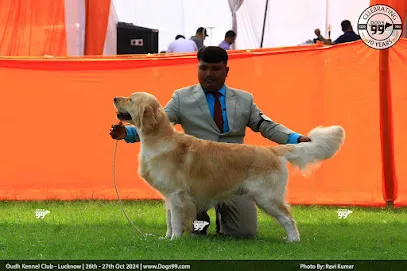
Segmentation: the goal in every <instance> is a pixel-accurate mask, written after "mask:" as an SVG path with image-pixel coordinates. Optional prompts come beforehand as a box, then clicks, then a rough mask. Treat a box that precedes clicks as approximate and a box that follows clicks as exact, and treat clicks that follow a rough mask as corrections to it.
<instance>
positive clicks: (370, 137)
mask: <svg viewBox="0 0 407 271" xmlns="http://www.w3.org/2000/svg"><path fill="white" fill-rule="evenodd" d="M395 48H397V50H402V49H403V45H402V44H401V45H400V46H399V45H396V46H395ZM378 55H379V53H378V51H375V50H371V49H370V48H368V47H367V46H365V45H364V44H363V43H361V42H356V43H354V44H348V45H338V46H335V47H332V48H315V47H312V48H307V49H304V47H298V48H297V50H295V49H293V50H292V51H284V50H281V51H277V52H274V51H270V52H267V51H265V52H261V53H238V54H234V53H231V57H230V58H231V60H230V67H231V72H230V76H229V78H228V81H227V84H228V85H229V86H232V87H237V88H242V89H246V90H248V91H250V92H252V93H253V94H254V96H255V99H256V102H257V104H258V106H259V107H260V108H261V109H262V110H263V111H265V112H266V113H267V114H268V115H269V116H270V117H272V118H273V119H275V120H277V121H279V122H281V123H283V124H285V125H286V126H288V127H290V128H292V129H294V130H296V131H298V132H300V133H307V132H308V131H309V130H310V129H311V128H313V127H314V126H317V125H331V124H340V125H342V126H344V128H345V129H346V132H347V140H346V143H345V146H344V148H343V149H342V151H341V152H340V153H339V154H338V155H337V156H336V157H335V158H333V159H332V160H330V161H327V162H325V163H323V165H322V167H321V168H320V169H318V170H317V171H316V172H315V173H314V175H313V176H312V177H310V178H305V177H302V176H300V175H298V174H296V175H293V176H292V177H291V179H290V181H289V187H288V195H287V198H288V201H289V202H290V203H293V204H356V205H383V203H384V202H383V197H382V184H381V182H382V180H381V179H382V172H381V153H380V133H379V129H380V127H379V95H378V85H379V84H378ZM154 59H156V60H154ZM345 60H346V61H345ZM395 61H397V59H396V60H395ZM146 65H148V66H146ZM196 65H197V61H196V59H195V58H193V57H188V56H185V57H175V58H173V59H171V58H166V59H160V58H154V57H153V58H150V60H147V61H146V60H144V59H129V58H112V59H105V58H101V59H93V58H85V59H82V60H80V59H77V58H72V59H70V58H67V59H54V60H44V59H40V60H35V59H31V60H12V59H9V58H3V59H0V81H1V82H4V83H3V85H4V86H5V87H6V89H7V90H8V91H5V92H4V94H3V99H2V101H3V105H2V106H1V107H0V118H1V121H2V124H3V127H7V129H6V131H7V132H3V133H1V134H0V142H2V147H1V148H2V155H1V156H0V165H1V168H0V179H1V180H5V181H3V182H2V183H0V199H17V200H22V199H31V200H40V199H62V200H67V199H89V198H94V199H115V198H116V195H115V191H114V186H113V177H112V161H113V148H114V141H113V140H112V139H111V138H110V137H109V135H108V130H109V128H110V125H111V124H112V123H115V122H116V121H117V120H116V119H115V110H114V108H113V105H112V98H113V97H114V96H116V95H128V94H130V93H132V92H134V91H149V92H151V93H153V94H155V95H156V96H157V97H158V98H159V100H160V102H161V103H162V104H163V105H165V104H166V103H167V101H168V100H169V99H170V97H171V94H172V92H173V91H174V90H175V89H177V88H180V87H183V86H186V85H191V84H195V83H196V82H197V79H196V73H197V70H196ZM22 78H24V80H21V79H22ZM246 143H248V144H261V145H272V144H274V143H272V142H270V141H268V140H266V139H264V138H262V137H261V135H260V134H255V133H253V132H251V131H250V130H248V133H247V137H246ZM138 151H139V144H137V143H136V144H126V143H125V142H120V143H119V146H118V156H117V182H118V187H119V190H120V193H121V197H122V198H124V199H153V198H160V195H159V194H158V193H157V192H156V191H154V190H152V189H151V188H150V187H149V186H148V185H147V184H145V183H144V182H143V181H141V180H140V178H139V176H138V174H137V154H138ZM399 159H400V158H399ZM399 194H400V193H399Z"/></svg>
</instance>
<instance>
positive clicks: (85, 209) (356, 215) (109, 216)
mask: <svg viewBox="0 0 407 271" xmlns="http://www.w3.org/2000/svg"><path fill="white" fill-rule="evenodd" d="M124 208H125V210H126V212H127V214H128V215H129V217H130V218H131V219H132V221H133V223H134V224H135V225H136V226H137V227H139V228H140V230H141V231H143V232H144V233H147V234H150V235H149V236H147V237H141V236H140V235H139V233H138V232H136V231H135V230H134V229H133V228H132V226H131V225H130V224H129V223H128V221H127V220H126V218H125V216H124V214H123V213H122V211H121V209H120V205H119V203H118V202H116V201H112V202H108V201H77V202H58V201H52V202H48V201H47V202H0V259H8V260H19V259H25V260H34V259H43V260H58V259H64V260H75V259H80V260H86V259H91V260H96V259H103V260H125V259H131V260H137V259H142V260H150V259H152V260H195V259H203V260H205V259H216V260H238V259H242V260H243V259H252V260H266V259H267V260H274V259H296V260H304V259H308V260H328V259H335V260H354V259H355V260H356V259H357V260H359V259H386V260H387V259H407V252H406V248H407V209H395V210H386V209H367V208H349V209H350V210H352V212H353V213H351V214H350V215H349V216H348V218H346V219H339V218H338V215H337V212H336V211H337V209H338V208H337V207H304V206H302V207H300V206H293V207H292V212H293V216H294V218H295V219H296V221H297V223H298V228H299V231H300V234H301V242H300V243H294V244H290V243H286V242H285V241H284V239H283V237H285V232H284V230H283V228H282V227H281V226H280V225H279V224H278V223H277V222H275V220H274V219H272V218H270V217H268V216H267V215H265V214H264V213H263V212H259V235H258V237H257V238H256V239H253V240H242V239H240V240H239V239H232V238H226V237H219V236H217V235H216V234H215V223H214V222H215V215H214V212H213V211H211V212H209V213H210V216H211V220H212V224H211V227H210V235H209V236H204V237H191V236H186V237H185V238H184V239H182V240H176V241H169V240H159V238H158V237H160V236H163V235H164V234H165V232H166V222H165V211H164V207H163V203H162V202H161V201H133V202H125V203H124ZM36 209H46V210H49V211H50V213H49V214H48V215H47V216H46V217H45V218H44V219H37V218H36V217H35V210H36Z"/></svg>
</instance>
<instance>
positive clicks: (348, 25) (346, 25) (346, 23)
mask: <svg viewBox="0 0 407 271" xmlns="http://www.w3.org/2000/svg"><path fill="white" fill-rule="evenodd" d="M341 26H342V31H345V30H348V29H350V28H352V24H351V23H350V21H349V20H344V21H342V22H341Z"/></svg>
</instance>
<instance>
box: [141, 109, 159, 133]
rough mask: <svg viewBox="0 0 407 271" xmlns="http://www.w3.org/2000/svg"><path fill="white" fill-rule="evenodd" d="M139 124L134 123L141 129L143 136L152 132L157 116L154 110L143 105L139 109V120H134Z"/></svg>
mask: <svg viewBox="0 0 407 271" xmlns="http://www.w3.org/2000/svg"><path fill="white" fill-rule="evenodd" d="M136 121H138V122H139V123H138V124H137V123H136V126H138V127H141V129H142V130H143V133H144V134H149V133H151V132H153V131H154V130H155V129H156V127H157V125H158V120H157V114H156V111H155V110H154V108H153V107H152V106H151V105H145V106H142V107H141V108H140V114H139V119H138V120H136Z"/></svg>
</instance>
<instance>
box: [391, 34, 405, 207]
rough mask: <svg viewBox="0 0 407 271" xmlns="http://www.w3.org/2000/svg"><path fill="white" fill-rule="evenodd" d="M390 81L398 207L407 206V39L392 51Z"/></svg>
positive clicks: (401, 41)
mask: <svg viewBox="0 0 407 271" xmlns="http://www.w3.org/2000/svg"><path fill="white" fill-rule="evenodd" d="M389 62H390V80H391V90H392V102H393V119H394V155H395V164H396V174H397V179H398V198H397V200H396V201H395V204H396V205H399V206H400V205H403V206H406V205H407V167H406V159H407V144H406V140H407V130H406V123H407V106H406V105H407V86H406V83H407V81H406V75H407V39H404V40H400V41H399V42H398V43H397V44H396V45H395V46H394V47H392V49H391V50H390V56H389Z"/></svg>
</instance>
